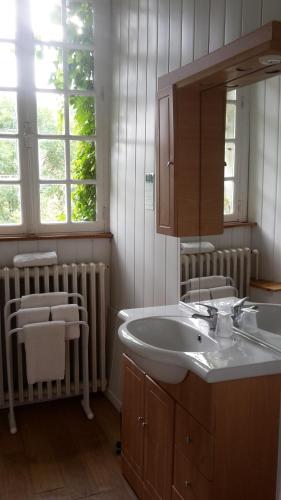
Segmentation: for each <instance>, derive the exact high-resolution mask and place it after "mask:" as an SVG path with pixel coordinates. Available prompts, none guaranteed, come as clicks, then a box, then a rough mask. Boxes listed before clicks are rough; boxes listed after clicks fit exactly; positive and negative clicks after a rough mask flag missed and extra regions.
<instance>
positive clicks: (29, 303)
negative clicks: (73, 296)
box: [21, 292, 68, 309]
mask: <svg viewBox="0 0 281 500" xmlns="http://www.w3.org/2000/svg"><path fill="white" fill-rule="evenodd" d="M67 301H68V295H67V293H66V292H51V293H34V294H32V295H23V296H22V298H21V308H22V309H29V308H30V307H51V306H58V305H61V304H67Z"/></svg>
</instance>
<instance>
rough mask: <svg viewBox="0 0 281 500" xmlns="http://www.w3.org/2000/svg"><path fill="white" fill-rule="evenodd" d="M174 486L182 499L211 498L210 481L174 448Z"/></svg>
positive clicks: (208, 499)
mask: <svg viewBox="0 0 281 500" xmlns="http://www.w3.org/2000/svg"><path fill="white" fill-rule="evenodd" d="M173 484H174V487H175V488H176V490H177V491H178V492H179V494H180V495H181V496H182V497H183V498H184V500H211V487H212V483H211V482H210V481H208V480H207V479H206V478H205V477H204V476H202V474H200V472H199V471H198V469H197V468H196V467H195V466H194V465H193V464H192V463H191V462H190V460H188V458H186V456H185V455H184V454H183V453H182V452H181V451H180V450H179V449H178V448H175V462H174V481H173Z"/></svg>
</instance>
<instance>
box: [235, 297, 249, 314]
mask: <svg viewBox="0 0 281 500" xmlns="http://www.w3.org/2000/svg"><path fill="white" fill-rule="evenodd" d="M247 300H249V297H243V298H242V299H240V300H237V302H235V304H233V306H232V310H233V311H239V309H241V307H242V306H243V304H244V303H245V302H246V301H247Z"/></svg>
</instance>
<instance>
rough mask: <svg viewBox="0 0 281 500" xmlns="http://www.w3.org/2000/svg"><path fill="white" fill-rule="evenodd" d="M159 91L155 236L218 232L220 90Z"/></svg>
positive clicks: (221, 173)
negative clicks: (159, 234)
mask: <svg viewBox="0 0 281 500" xmlns="http://www.w3.org/2000/svg"><path fill="white" fill-rule="evenodd" d="M200 90H201V89H200V88H199V87H198V86H188V87H179V88H178V87H177V86H176V85H174V86H171V87H168V88H165V89H162V90H160V91H159V92H158V96H157V132H156V134H157V137H156V144H157V175H156V208H157V232H159V233H162V234H167V235H170V236H197V235H204V234H208V235H210V234H219V233H222V232H223V198H224V185H223V178H224V130H225V95H226V92H225V89H224V88H219V89H214V90H213V89H211V90H207V91H206V92H201V91H200Z"/></svg>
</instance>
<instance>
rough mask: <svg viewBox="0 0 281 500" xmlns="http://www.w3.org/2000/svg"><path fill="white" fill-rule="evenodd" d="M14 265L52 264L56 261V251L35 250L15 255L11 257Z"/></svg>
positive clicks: (35, 265)
mask: <svg viewBox="0 0 281 500" xmlns="http://www.w3.org/2000/svg"><path fill="white" fill-rule="evenodd" d="M13 263H14V266H15V267H37V266H38V267H39V266H52V265H54V264H57V263H58V256H57V253H56V252H35V253H22V254H19V255H15V257H14V259H13Z"/></svg>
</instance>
